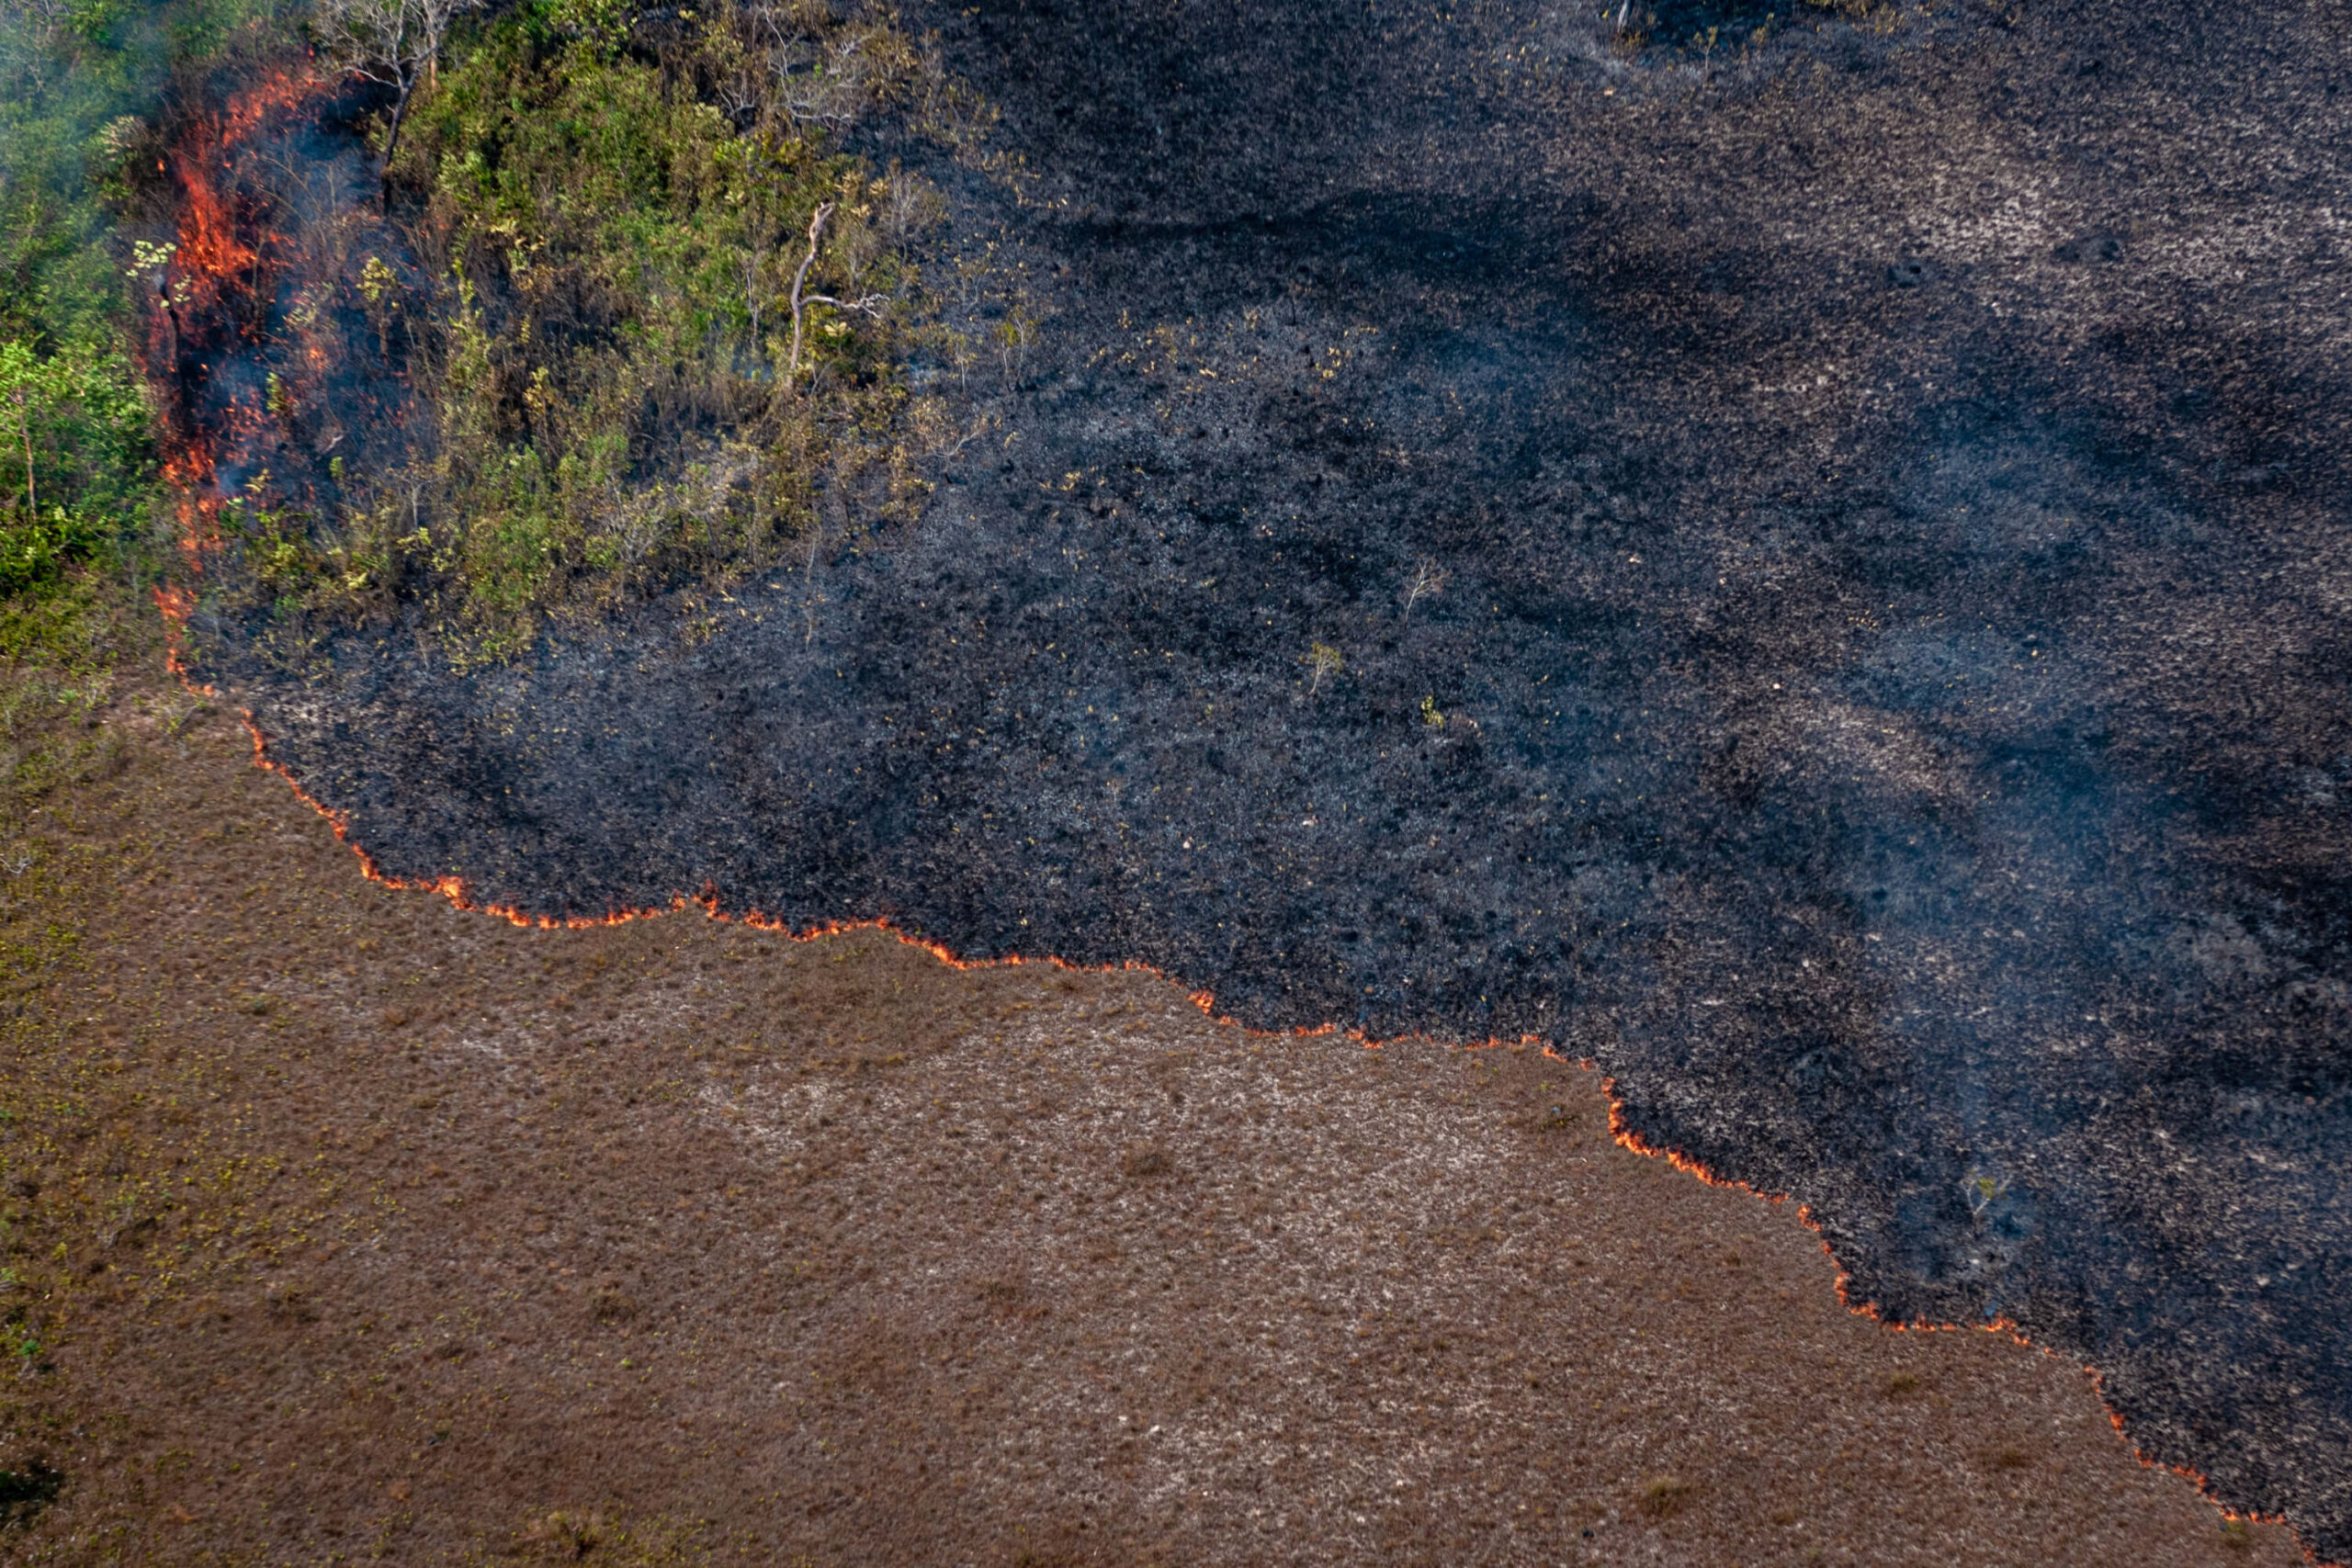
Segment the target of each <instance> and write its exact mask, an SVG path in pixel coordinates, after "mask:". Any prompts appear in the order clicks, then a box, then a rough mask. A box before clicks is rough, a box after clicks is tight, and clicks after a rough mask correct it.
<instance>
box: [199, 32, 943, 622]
mask: <svg viewBox="0 0 2352 1568" xmlns="http://www.w3.org/2000/svg"><path fill="white" fill-rule="evenodd" d="M926 71H927V68H926V66H925V64H924V62H923V61H922V57H921V56H920V55H919V54H918V52H917V51H915V50H914V49H913V48H912V47H911V46H910V44H909V43H908V41H907V40H906V39H904V37H903V36H902V35H901V34H900V33H899V31H898V30H897V29H896V28H894V27H893V26H891V25H889V23H888V19H887V18H868V19H866V20H864V21H858V22H841V21H836V20H834V19H833V18H832V14H831V10H830V9H829V8H828V7H824V6H816V7H804V6H789V5H787V6H732V5H721V6H718V7H717V8H716V9H713V10H709V11H697V12H692V13H683V12H682V13H668V12H663V13H652V12H648V13H645V14H643V15H641V16H640V15H638V14H636V13H634V12H632V11H630V10H628V9H625V8H622V7H619V6H613V5H609V4H605V3H602V0H525V3H524V4H521V5H517V6H512V7H510V8H507V9H504V10H503V11H500V12H498V13H496V14H493V15H481V16H477V17H468V18H461V19H460V20H459V21H458V24H457V25H456V27H455V28H454V29H453V30H452V32H451V33H450V36H449V44H448V47H447V58H446V59H445V60H444V62H442V64H441V66H440V68H439V70H438V72H437V73H435V75H433V76H432V77H431V78H430V79H429V80H427V81H426V82H425V83H424V85H422V86H421V87H420V88H419V89H418V90H417V92H416V93H415V95H414V97H413V100H412V101H411V103H410V104H409V106H408V107H407V110H406V112H405V117H404V123H403V126H402V128H401V135H400V139H399V141H398V143H397V151H396V152H395V154H394V157H393V160H392V163H391V164H390V167H389V168H387V169H385V170H384V171H383V179H384V184H385V189H386V204H387V207H388V209H389V211H390V218H389V219H388V220H387V221H385V222H384V223H382V224H380V225H375V224H373V223H372V220H370V226H369V227H368V228H366V229H364V230H362V231H360V233H361V237H360V239H359V240H358V241H357V242H356V243H354V241H353V240H352V238H351V234H352V232H353V229H352V225H351V223H350V222H349V220H348V219H347V218H346V216H345V215H344V214H339V213H330V214H328V215H327V217H326V218H324V219H313V220H312V224H311V231H308V232H306V233H305V234H304V235H303V236H302V237H301V241H300V246H301V250H302V253H303V254H304V257H305V265H309V266H311V268H313V272H312V275H311V276H308V277H306V278H304V279H302V281H301V284H300V288H298V290H297V291H296V294H295V296H294V298H295V299H296V303H295V305H294V306H293V307H292V310H294V311H297V312H308V317H307V318H306V320H304V321H295V322H293V323H292V328H291V330H288V331H287V332H286V333H284V334H283V335H284V337H285V339H286V344H287V351H286V355H285V358H284V362H283V364H282V368H281V367H279V366H280V361H273V362H272V364H273V368H272V369H271V370H270V378H269V381H268V387H269V394H268V395H269V410H270V413H271V414H272V416H273V417H274V418H275V419H277V422H278V423H280V424H281V425H282V426H284V427H285V429H284V433H283V434H281V435H280V437H279V440H280V441H281V443H282V444H283V445H282V446H281V448H280V449H281V450H284V449H285V447H286V446H304V447H307V449H308V450H309V452H310V453H311V455H312V456H313V457H314V456H315V455H316V454H317V453H318V452H320V451H322V450H324V449H326V448H328V447H332V446H334V445H335V444H336V442H338V441H339V440H340V439H341V434H340V432H339V431H338V432H336V433H334V434H327V432H326V427H327V426H328V425H329V424H332V423H334V415H333V414H331V413H318V414H311V415H307V416H306V414H305V412H304V408H303V405H304V404H305V403H306V402H307V403H309V404H313V405H315V404H319V403H322V402H331V401H332V400H334V397H335V395H336V394H335V392H334V372H333V371H330V372H328V373H327V374H326V375H325V376H324V377H323V378H322V377H320V376H317V375H310V376H308V378H306V375H305V373H304V372H303V371H302V370H301V369H300V367H297V366H296V365H294V364H293V363H292V362H291V358H290V350H291V348H292V346H294V345H295V344H297V342H298V341H299V342H300V344H304V345H306V346H307V345H308V344H311V343H313V342H314V341H315V340H316V338H317V337H318V336H319V335H320V329H319V323H320V322H322V321H328V320H331V319H332V318H333V317H334V312H335V311H337V310H341V311H343V312H344V315H345V320H346V321H351V322H353V323H355V324H354V325H353V326H351V327H349V328H347V329H346V331H345V336H344V338H343V340H342V342H341V345H340V347H339V349H338V350H337V354H338V355H339V356H346V357H348V356H356V357H357V358H360V359H368V358H372V359H373V360H374V361H376V362H377V363H379V364H382V365H389V366H391V367H397V368H398V370H399V371H400V372H401V373H402V374H403V375H404V378H405V379H404V382H403V387H404V394H403V395H404V396H405V397H406V398H408V399H409V400H410V402H409V404H408V407H407V409H406V410H405V412H404V436H403V440H402V441H401V444H400V446H398V447H397V448H396V449H390V450H387V449H385V448H382V447H380V446H379V447H378V448H376V449H373V450H372V451H371V450H369V449H368V448H366V447H365V446H364V444H363V443H360V442H356V441H355V442H353V443H352V444H351V446H352V447H353V448H354V449H356V450H355V455H353V456H350V457H344V456H340V455H337V456H333V457H329V459H328V465H327V467H328V472H327V475H326V478H325V480H324V482H316V481H314V482H312V483H311V484H310V485H308V486H297V485H295V484H292V483H288V482H287V480H288V477H289V476H288V474H287V472H286V470H285V468H284V467H281V468H280V469H279V472H278V473H277V476H275V477H272V476H269V475H267V474H264V475H262V476H259V477H257V478H256V479H253V480H249V481H248V482H247V484H246V493H245V494H243V495H242V496H240V497H237V498H236V499H234V500H233V501H232V503H231V504H230V506H229V507H228V508H227V509H226V511H225V512H224V513H223V517H222V521H223V525H224V528H225V531H226V532H227V533H228V534H229V535H230V536H231V537H232V539H235V540H238V541H241V542H242V545H243V552H242V553H243V559H244V560H245V562H246V563H247V565H248V566H249V567H250V568H251V569H252V570H251V573H250V581H249V583H248V585H247V588H248V598H247V600H246V603H245V604H244V606H243V607H244V608H245V609H246V610H248V611H258V612H260V613H263V614H264V615H266V616H267V617H268V618H269V619H270V620H271V621H272V622H274V623H275V625H276V626H277V628H278V629H279V631H280V632H281V633H288V632H290V633H292V634H294V639H295V641H296V642H297V643H299V642H300V640H301V639H303V638H306V637H307V638H311V639H315V638H316V637H319V636H322V635H324V634H325V633H327V632H330V631H332V629H333V628H334V627H335V626H341V625H347V624H350V623H351V622H352V621H354V620H368V619H389V618H392V617H395V616H399V615H407V614H415V615H418V616H419V617H420V618H422V619H423V620H424V621H425V622H426V623H427V624H429V625H430V626H433V627H435V629H436V630H437V632H438V633H439V634H440V637H441V641H442V644H443V646H444V647H445V648H446V649H447V650H448V651H449V652H450V653H451V654H452V655H453V656H455V657H457V658H458V659H460V660H475V659H483V658H499V657H504V656H511V655H512V654H514V653H516V652H518V651H520V650H521V649H525V648H526V647H528V646H529V645H530V643H531V641H532V639H533V638H534V637H536V635H537V630H538V628H539V627H540V626H541V625H542V624H543V622H544V619H545V617H547V616H548V615H559V616H560V615H581V614H588V613H594V612H597V611H601V610H605V609H609V608H611V607H612V606H614V605H616V604H620V603H624V602H627V601H629V600H631V599H635V598H641V597H644V596H646V595H649V594H651V593H657V592H663V591H665V590H669V589H673V588H680V587H688V588H695V589H699V590H703V591H708V590H712V589H716V588H723V587H724V586H725V585H726V583H728V582H729V581H732V580H733V579H734V578H736V577H738V576H740V575H741V574H742V573H744V572H747V571H752V570H760V569H761V568H762V567H763V566H765V565H766V564H767V563H768V562H769V560H770V559H771V558H772V557H773V556H774V554H775V551H776V550H777V549H779V548H780V547H782V546H783V545H784V544H785V543H786V542H787V541H790V540H793V539H795V538H797V537H800V536H804V535H805V534H806V533H807V532H808V531H809V529H810V528H812V527H813V526H815V525H816V524H817V519H818V516H819V513H820V500H821V498H822V496H823V495H824V494H825V492H827V491H840V492H855V493H856V494H857V496H858V498H859V500H860V502H861V506H862V507H863V508H864V509H865V510H866V511H868V512H875V511H878V512H879V513H881V514H882V515H885V516H888V515H893V514H896V513H903V512H905V511H906V510H907V509H909V508H910V506H911V505H912V504H913V502H914V501H915V500H916V498H917V497H918V496H919V494H920V492H921V486H920V483H919V481H918V480H917V479H915V478H914V475H913V468H912V464H913V458H914V457H916V456H917V455H919V453H920V451H921V449H922V446H923V445H924V443H925V442H927V441H928V440H930V439H932V438H933V436H934V435H935V434H936V433H937V432H938V430H939V429H940V428H941V420H940V416H939V413H938V411H937V410H935V409H933V408H929V407H927V406H923V405H921V404H919V403H917V402H916V401H914V400H910V397H909V395H908V393H907V390H906V388H905V386H904V383H903V381H902V380H901V379H900V378H899V377H898V376H897V375H896V374H895V373H894V367H895V364H896V362H897V360H899V358H901V357H903V355H904V354H905V353H906V352H907V349H908V346H909V344H910V339H911V338H912V337H913V336H914V335H916V334H918V333H921V332H922V331H923V330H925V329H924V325H923V323H924V321H925V318H926V314H927V310H926V303H925V295H924V291H923V286H922V277H921V276H920V273H919V271H918V269H917V268H916V267H915V265H913V263H912V262H911V261H910V259H909V254H908V253H909V247H910V243H912V242H914V241H915V240H916V239H918V238H919V237H920V235H921V233H922V231H923V230H924V229H925V228H926V227H927V226H929V225H930V224H931V223H933V221H935V217H936V214H937V211H938V201H937V197H935V196H934V195H933V193H932V192H931V191H930V189H929V188H928V187H927V186H924V185H922V182H921V181H919V180H918V179H916V178H915V177H913V176H911V175H907V174H904V173H902V172H901V171H899V170H898V169H897V168H896V167H892V168H890V169H888V170H886V171H882V172H879V173H877V172H876V171H873V170H871V169H868V168H866V167H865V166H864V165H863V164H860V163H859V162H857V161H855V160H853V159H851V158H849V157H846V156H843V155H842V154H841V153H839V152H836V151H834V150H833V149H832V147H831V138H832V137H833V135H834V134H835V133H836V132H837V130H839V129H840V128H841V127H843V126H845V125H847V124H849V123H851V122H852V121H853V120H854V119H855V118H857V116H858V115H859V114H860V113H862V112H864V111H865V109H867V108H868V107H871V106H873V105H875V104H876V103H879V102H883V101H885V100H888V99H892V98H897V97H906V96H909V95H910V94H911V93H913V92H914V91H916V90H918V89H923V90H926V91H932V101H933V103H934V104H936V103H937V102H938V101H939V96H938V95H937V93H936V92H935V91H933V90H932V89H933V87H935V85H927V84H926ZM384 118H385V119H386V121H387V124H386V126H385V128H384V129H383V130H379V144H380V142H381V141H383V140H385V139H386V138H387V137H388V135H389V123H388V122H389V115H387V116H385V117H384ZM362 321H364V325H360V324H356V323H358V322H362ZM306 417H307V418H308V419H309V420H310V423H308V424H306V423H305V419H306ZM322 496H324V497H331V499H327V500H324V501H322V500H319V499H316V498H318V497H322Z"/></svg>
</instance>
